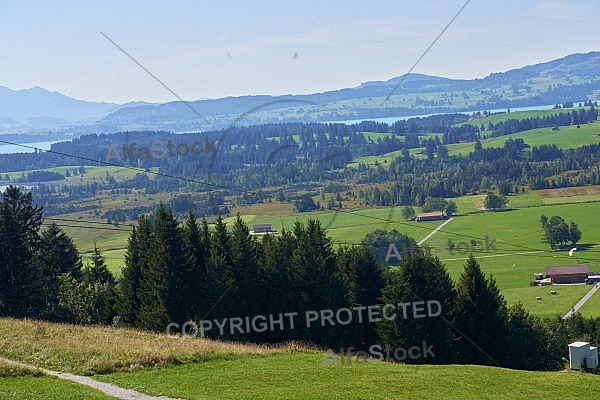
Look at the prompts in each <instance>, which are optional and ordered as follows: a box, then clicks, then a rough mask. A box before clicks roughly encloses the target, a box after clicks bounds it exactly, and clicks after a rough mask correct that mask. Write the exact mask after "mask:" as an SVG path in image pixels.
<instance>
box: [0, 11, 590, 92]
mask: <svg viewBox="0 0 600 400" xmlns="http://www.w3.org/2000/svg"><path fill="white" fill-rule="evenodd" d="M465 1H466V0H445V1H436V0H429V1H422V0H421V1H412V0H393V1H376V2H371V3H372V4H373V5H369V4H367V2H366V1H348V0H345V1H326V0H321V1H307V0H305V1H287V0H285V1H284V0H279V1H249V2H244V3H242V2H239V3H238V2H232V1H223V0H213V1H195V2H192V1H175V2H170V4H168V5H167V4H166V2H164V3H163V2H157V1H147V0H146V1H85V0H83V1H12V0H9V1H5V0H0V35H1V37H2V39H1V40H0V85H1V86H7V87H9V88H11V89H22V88H29V87H32V86H35V85H39V86H42V87H44V88H46V89H48V90H56V91H60V92H62V93H64V94H67V95H69V96H72V97H76V98H79V99H86V100H94V101H111V102H118V103H124V102H127V101H132V100H145V101H152V102H159V101H160V102H164V101H172V100H176V98H175V97H174V96H173V95H172V94H171V93H169V92H168V91H167V90H166V89H165V88H164V87H162V86H161V85H160V84H159V83H157V82H156V81H154V80H153V78H151V77H150V76H149V75H148V74H147V73H146V72H144V71H143V70H142V69H141V68H140V67H139V66H137V65H136V64H135V63H134V62H133V61H131V60H130V59H129V58H127V56H126V55H125V54H123V53H122V52H121V51H120V50H119V49H118V48H116V47H115V46H114V45H113V44H112V43H110V42H109V41H108V40H107V39H106V38H105V37H104V36H102V35H101V34H100V31H102V32H104V33H105V34H106V35H107V36H108V37H110V38H111V39H112V40H114V41H115V42H116V43H117V44H118V45H119V46H121V47H122V48H123V49H124V50H125V51H127V52H128V53H129V54H130V55H131V56H132V57H134V58H135V59H137V60H138V61H139V62H140V63H141V64H142V65H144V66H145V67H146V68H147V69H148V70H150V71H151V72H152V73H153V74H154V75H155V76H156V77H158V78H159V79H160V80H162V81H163V82H164V83H165V84H166V85H167V86H169V87H170V88H171V89H172V90H173V91H174V92H175V93H177V94H178V95H179V96H181V97H182V98H184V99H186V100H192V99H198V98H203V97H210V98H216V97H225V96H238V95H243V94H287V93H312V92H319V91H325V90H330V89H338V88H342V87H352V86H357V85H359V84H360V83H362V82H365V81H370V80H387V79H390V78H392V77H394V76H399V75H402V74H404V73H405V72H407V71H408V69H409V68H410V67H411V66H412V65H413V64H414V63H415V62H416V61H417V59H418V58H419V57H420V56H421V55H422V54H423V52H424V51H425V50H426V49H427V47H428V46H429V45H430V44H431V42H432V41H433V40H434V39H435V38H436V37H437V35H438V34H439V33H440V32H441V31H442V29H444V27H445V26H446V25H447V24H448V22H450V20H451V19H452V18H453V17H454V16H455V15H456V13H457V12H458V10H460V8H461V7H462V6H463V5H464V4H465ZM123 3H125V4H126V5H123ZM598 16H600V1H598V0H572V1H566V0H520V1H514V0H509V1H496V0H491V1H490V0H471V2H470V3H469V4H468V5H467V7H466V8H465V10H464V11H463V13H462V14H461V15H460V16H459V17H458V18H457V19H456V20H455V21H454V23H453V24H452V25H451V26H450V27H449V28H448V30H447V31H446V32H445V34H444V35H443V36H442V37H441V38H440V40H439V41H438V42H437V43H436V44H435V45H434V46H433V48H432V49H431V50H430V51H429V53H428V54H427V55H426V56H425V57H424V58H423V60H422V61H421V63H420V64H419V65H418V66H417V68H416V69H415V72H419V73H425V74H432V75H438V76H446V77H452V78H475V77H484V76H487V75H489V74H490V73H491V72H500V71H506V70H508V69H513V68H519V67H522V66H525V65H528V64H536V63H539V62H543V61H548V60H551V59H554V58H560V57H563V56H565V55H567V54H571V53H576V52H588V51H593V50H600V45H598V39H597V36H598ZM294 53H298V56H297V58H294ZM228 54H229V55H228Z"/></svg>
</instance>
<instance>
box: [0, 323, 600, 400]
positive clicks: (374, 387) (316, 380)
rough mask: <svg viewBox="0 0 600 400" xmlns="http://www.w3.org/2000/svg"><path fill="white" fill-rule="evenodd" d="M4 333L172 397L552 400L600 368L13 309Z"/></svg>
mask: <svg viewBox="0 0 600 400" xmlns="http://www.w3.org/2000/svg"><path fill="white" fill-rule="evenodd" d="M0 341H1V342H0V355H1V356H4V357H7V358H12V359H15V360H20V361H23V362H27V363H30V364H34V365H36V366H40V367H46V368H52V369H54V370H58V371H63V372H78V373H85V374H97V373H98V372H102V374H101V375H95V376H94V378H95V379H97V380H100V381H105V382H110V383H114V384H117V385H119V386H121V387H124V388H131V389H135V390H138V391H140V392H143V393H146V394H150V395H156V396H158V395H163V396H169V397H173V398H185V399H219V400H225V399H266V400H269V399H392V398H393V399H414V398H416V397H418V398H420V399H439V398H440V397H443V398H444V399H448V400H452V399H497V398H526V399H540V400H542V399H543V400H548V399H579V398H594V397H597V396H598V395H600V385H599V384H598V379H599V377H598V376H597V375H591V374H581V373H568V372H565V371H562V372H529V371H516V370H509V369H502V368H494V367H483V366H472V365H420V366H415V365H408V364H392V363H388V362H372V361H370V362H367V363H363V364H356V363H355V362H354V363H353V364H350V365H348V364H345V365H337V366H336V365H335V364H333V363H330V364H328V365H324V360H325V353H324V351H319V350H316V349H310V348H307V347H302V346H296V345H286V346H279V347H271V348H268V347H262V346H253V345H242V344H230V343H225V342H217V341H209V340H205V339H201V338H186V339H183V338H180V339H178V340H173V339H169V338H167V337H166V335H164V334H162V335H161V334H153V333H145V332H139V331H134V330H129V329H116V328H104V327H81V326H71V325H65V324H51V323H46V322H39V321H31V320H15V319H9V318H0ZM336 350H337V349H336ZM107 363H108V364H107ZM2 370H3V367H2V365H0V371H2ZM4 370H5V367H4ZM2 376H3V377H0V398H3V399H4V398H6V399H9V398H10V399H13V398H16V399H52V400H54V399H57V400H58V399H81V398H85V399H105V398H108V397H106V396H102V395H100V394H99V392H96V391H93V390H88V389H87V388H85V387H82V386H78V385H76V384H74V383H70V382H64V381H61V380H59V379H56V378H49V377H36V376H35V374H32V373H30V372H26V371H25V372H24V371H19V372H18V373H16V374H12V375H11V374H8V373H5V374H4V375H2ZM8 376H13V377H8Z"/></svg>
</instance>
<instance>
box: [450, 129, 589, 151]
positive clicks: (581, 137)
mask: <svg viewBox="0 0 600 400" xmlns="http://www.w3.org/2000/svg"><path fill="white" fill-rule="evenodd" d="M580 126H581V127H580V128H577V126H575V125H571V126H561V127H560V129H559V130H558V131H553V130H552V128H538V129H532V130H528V131H523V132H519V133H513V134H511V135H505V136H499V137H495V138H490V139H483V140H481V146H482V147H483V148H489V147H502V146H503V145H504V142H505V141H506V140H507V139H509V138H510V139H513V140H514V139H517V138H521V139H523V141H524V142H525V143H527V144H528V145H529V146H531V147H534V146H538V147H539V146H541V145H543V144H555V145H556V146H558V147H559V148H561V149H571V148H576V147H581V146H584V145H588V144H598V143H600V136H598V134H599V133H600V123H598V122H595V123H591V124H585V125H580ZM474 146H475V143H473V142H470V143H455V144H449V145H448V146H447V147H448V154H450V155H452V156H455V155H466V154H469V153H471V152H473V150H474Z"/></svg>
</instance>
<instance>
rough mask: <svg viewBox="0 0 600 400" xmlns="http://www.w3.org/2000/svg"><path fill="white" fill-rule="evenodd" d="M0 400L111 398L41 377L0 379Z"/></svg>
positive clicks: (57, 380)
mask: <svg viewBox="0 0 600 400" xmlns="http://www.w3.org/2000/svg"><path fill="white" fill-rule="evenodd" d="M0 399H11V400H39V399H43V400H81V399H90V400H109V399H114V397H112V396H108V395H105V394H103V393H101V392H99V391H97V390H94V389H92V388H88V387H86V386H83V385H79V384H77V383H74V382H69V381H65V380H62V379H59V378H55V377H50V376H43V377H31V376H19V377H11V378H1V377H0Z"/></svg>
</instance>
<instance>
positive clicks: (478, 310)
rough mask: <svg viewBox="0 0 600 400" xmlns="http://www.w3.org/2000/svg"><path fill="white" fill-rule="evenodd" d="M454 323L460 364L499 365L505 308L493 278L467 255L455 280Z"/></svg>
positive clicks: (471, 256)
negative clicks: (455, 320) (484, 272)
mask: <svg viewBox="0 0 600 400" xmlns="http://www.w3.org/2000/svg"><path fill="white" fill-rule="evenodd" d="M456 290H457V298H456V316H457V323H456V326H457V328H458V330H459V332H460V337H459V346H458V349H459V355H460V359H461V361H462V362H463V363H466V364H481V365H502V362H503V360H504V352H505V348H506V344H507V343H506V338H507V334H508V328H507V326H508V322H507V318H508V316H507V307H506V301H505V300H504V297H503V296H502V295H501V294H500V291H499V290H498V287H497V285H496V281H495V279H494V278H493V277H489V278H486V276H485V275H484V274H483V272H482V271H481V267H480V266H479V263H478V262H477V260H476V259H475V257H474V256H473V255H472V254H471V255H470V256H469V259H468V260H467V263H466V264H465V269H464V271H463V272H462V274H461V276H460V279H459V281H458V284H457V287H456Z"/></svg>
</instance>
